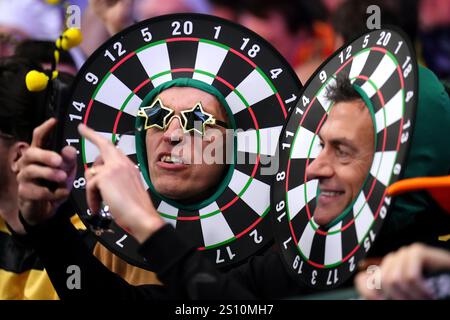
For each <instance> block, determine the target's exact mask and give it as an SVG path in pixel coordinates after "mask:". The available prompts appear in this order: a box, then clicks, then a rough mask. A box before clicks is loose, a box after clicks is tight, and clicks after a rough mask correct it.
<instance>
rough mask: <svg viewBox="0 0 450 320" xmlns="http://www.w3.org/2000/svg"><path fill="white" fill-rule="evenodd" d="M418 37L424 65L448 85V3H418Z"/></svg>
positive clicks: (442, 0)
mask: <svg viewBox="0 0 450 320" xmlns="http://www.w3.org/2000/svg"><path fill="white" fill-rule="evenodd" d="M419 37H420V41H421V44H422V55H423V58H424V60H425V63H426V64H427V65H428V67H429V68H430V69H431V70H433V71H434V72H435V73H436V74H437V76H438V77H439V78H441V79H442V80H445V81H447V83H449V82H450V1H448V0H421V1H420V4H419Z"/></svg>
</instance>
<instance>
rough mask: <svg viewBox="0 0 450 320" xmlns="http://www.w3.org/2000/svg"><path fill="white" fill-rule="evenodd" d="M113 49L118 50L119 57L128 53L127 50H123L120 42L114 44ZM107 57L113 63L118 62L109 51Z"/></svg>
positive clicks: (106, 52)
mask: <svg viewBox="0 0 450 320" xmlns="http://www.w3.org/2000/svg"><path fill="white" fill-rule="evenodd" d="M113 49H114V50H116V53H117V57H121V56H123V55H124V54H125V53H127V51H126V50H124V49H122V44H121V43H120V42H116V43H114V44H113ZM105 57H108V58H109V59H111V61H113V62H114V61H116V57H114V55H113V54H112V53H111V52H110V51H109V50H105Z"/></svg>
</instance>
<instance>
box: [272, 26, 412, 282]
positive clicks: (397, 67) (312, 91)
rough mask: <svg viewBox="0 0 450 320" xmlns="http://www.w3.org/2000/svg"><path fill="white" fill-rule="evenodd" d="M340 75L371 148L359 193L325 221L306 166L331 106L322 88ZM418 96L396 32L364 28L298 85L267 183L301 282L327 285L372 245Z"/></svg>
mask: <svg viewBox="0 0 450 320" xmlns="http://www.w3.org/2000/svg"><path fill="white" fill-rule="evenodd" d="M337 77H344V78H345V77H347V78H348V79H349V80H350V82H351V83H352V87H353V89H354V90H355V91H356V92H357V93H358V94H359V96H360V97H361V99H362V100H363V101H364V103H365V106H366V107H367V108H368V109H369V111H370V114H371V116H372V123H373V127H374V138H375V139H374V140H375V153H374V156H373V161H372V164H371V166H370V169H369V172H368V174H367V176H366V178H365V181H364V183H363V186H362V187H361V189H360V191H359V193H358V195H357V196H356V197H355V198H354V199H353V200H352V202H351V203H350V204H349V205H348V206H347V208H346V209H345V210H344V211H343V212H342V213H341V214H340V215H339V216H338V217H337V218H336V219H334V221H332V222H331V223H329V224H328V225H327V226H319V225H318V224H317V223H316V222H315V221H314V217H313V213H314V210H315V207H316V201H317V200H316V199H317V198H318V195H319V194H320V190H319V188H318V185H319V183H318V180H317V179H314V180H308V179H307V176H306V168H307V167H308V166H309V165H310V164H311V162H312V161H314V159H315V158H316V157H317V156H318V155H319V153H320V148H319V147H318V146H319V141H320V139H319V136H318V133H319V131H320V129H321V127H322V126H323V124H324V123H325V121H326V120H327V117H328V115H329V113H330V111H331V109H332V108H333V105H334V104H333V103H332V101H330V100H329V99H328V96H327V92H328V88H330V87H332V86H334V85H335V83H336V79H337ZM416 101H417V64H416V59H415V56H414V51H413V49H412V46H411V45H410V43H409V41H408V40H407V38H406V37H405V36H404V35H403V33H402V32H401V31H399V30H397V29H395V28H386V29H382V30H375V31H372V32H369V33H366V34H364V35H362V36H360V37H358V38H357V39H355V40H353V41H351V42H349V43H348V44H346V45H344V46H343V47H342V48H340V49H339V50H337V51H336V52H335V53H334V54H333V56H331V57H330V58H329V59H328V60H327V61H326V62H324V63H323V64H322V65H321V66H320V67H319V68H318V70H317V71H316V72H315V74H314V75H313V76H312V77H311V78H310V79H309V81H308V82H307V84H306V85H305V86H304V87H303V89H302V92H301V96H300V99H299V102H298V104H297V106H296V108H295V111H293V112H292V113H291V114H290V117H289V119H288V121H287V123H286V126H285V127H284V128H283V132H282V134H281V136H280V144H279V145H280V148H279V154H280V167H279V171H278V173H277V175H276V179H275V181H274V186H273V188H272V192H273V194H272V196H273V206H274V207H275V214H274V215H273V221H274V228H275V233H276V239H277V242H278V244H279V247H280V249H281V251H282V252H283V257H284V261H285V264H286V267H287V268H288V270H290V272H291V273H292V275H293V276H294V277H295V278H296V279H298V280H299V281H300V282H301V283H302V284H307V285H308V286H311V287H314V288H321V289H327V288H334V287H337V286H339V285H340V284H342V283H343V282H344V281H345V280H347V279H348V278H349V277H350V275H351V274H352V273H353V272H354V271H356V265H357V263H358V262H359V261H360V260H361V259H362V258H364V256H365V255H366V253H367V251H368V250H369V249H370V248H371V246H372V245H373V242H374V241H375V239H376V237H377V233H378V231H379V230H380V227H381V225H382V223H383V220H384V219H385V217H386V215H387V210H388V208H389V206H390V204H391V198H390V197H387V196H386V188H387V186H389V185H390V184H391V183H393V182H395V181H396V180H397V179H398V178H399V176H400V174H401V173H402V168H403V166H404V163H403V162H404V160H405V158H406V153H407V150H408V145H409V140H410V138H411V136H412V132H411V130H412V128H413V122H414V114H415V109H416Z"/></svg>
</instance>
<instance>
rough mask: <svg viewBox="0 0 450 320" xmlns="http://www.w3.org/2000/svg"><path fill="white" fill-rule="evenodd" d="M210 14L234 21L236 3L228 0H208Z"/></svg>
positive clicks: (235, 17) (236, 13) (236, 11)
mask: <svg viewBox="0 0 450 320" xmlns="http://www.w3.org/2000/svg"><path fill="white" fill-rule="evenodd" d="M209 3H210V4H211V15H213V16H216V17H220V18H224V19H228V20H230V21H236V20H237V19H238V4H236V2H234V1H229V0H209Z"/></svg>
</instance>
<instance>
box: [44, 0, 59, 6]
mask: <svg viewBox="0 0 450 320" xmlns="http://www.w3.org/2000/svg"><path fill="white" fill-rule="evenodd" d="M47 3H48V4H51V5H57V4H60V3H61V0H47Z"/></svg>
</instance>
